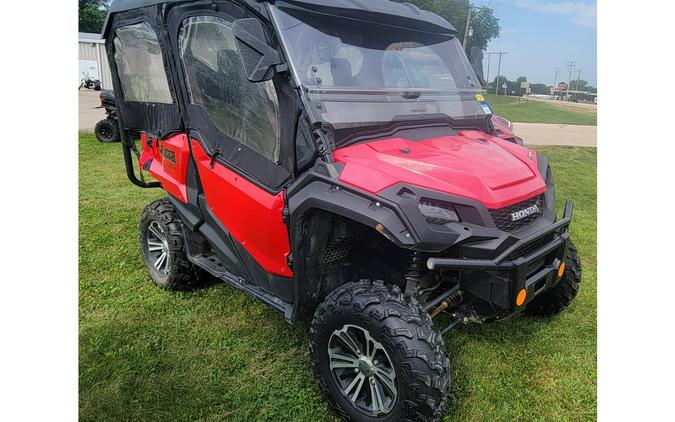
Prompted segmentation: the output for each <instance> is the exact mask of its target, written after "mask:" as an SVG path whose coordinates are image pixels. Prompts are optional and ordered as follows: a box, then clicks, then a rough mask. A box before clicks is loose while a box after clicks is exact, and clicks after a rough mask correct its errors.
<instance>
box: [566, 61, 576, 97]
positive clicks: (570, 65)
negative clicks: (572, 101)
mask: <svg viewBox="0 0 675 422" xmlns="http://www.w3.org/2000/svg"><path fill="white" fill-rule="evenodd" d="M576 65H577V62H575V61H571V62H567V66H568V67H569V68H570V75H569V78H568V79H567V91H566V96H569V93H570V84H571V83H572V69H574V66H576Z"/></svg>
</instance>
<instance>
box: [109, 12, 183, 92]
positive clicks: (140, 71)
mask: <svg viewBox="0 0 675 422" xmlns="http://www.w3.org/2000/svg"><path fill="white" fill-rule="evenodd" d="M114 44H115V64H116V65H117V73H118V75H119V79H120V83H121V84H122V92H123V94H124V99H125V101H137V102H144V103H163V104H173V99H172V98H171V92H170V91H169V83H168V81H167V79H166V71H165V69H164V59H163V58H162V50H161V49H160V47H159V41H158V39H157V34H155V31H154V30H153V29H152V27H151V26H150V25H149V24H147V23H146V22H141V23H138V24H135V25H128V26H122V27H120V28H117V30H116V31H115V40H114Z"/></svg>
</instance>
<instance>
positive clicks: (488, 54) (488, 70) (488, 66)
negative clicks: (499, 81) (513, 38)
mask: <svg viewBox="0 0 675 422" xmlns="http://www.w3.org/2000/svg"><path fill="white" fill-rule="evenodd" d="M485 54H486V55H487V57H488V64H487V76H486V77H485V80H486V81H487V83H488V85H490V58H491V57H492V55H493V54H498V53H485Z"/></svg>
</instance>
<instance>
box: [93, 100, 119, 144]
mask: <svg viewBox="0 0 675 422" xmlns="http://www.w3.org/2000/svg"><path fill="white" fill-rule="evenodd" d="M99 98H100V99H101V105H100V106H99V107H97V108H103V109H105V114H106V118H105V119H103V120H101V121H99V122H98V123H96V126H95V127H94V133H95V134H96V139H98V140H99V141H101V142H105V143H109V142H117V141H119V140H120V126H119V122H118V120H117V106H116V104H115V92H114V91H112V90H103V91H101V94H100V95H99Z"/></svg>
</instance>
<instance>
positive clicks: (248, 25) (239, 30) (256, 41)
mask: <svg viewBox="0 0 675 422" xmlns="http://www.w3.org/2000/svg"><path fill="white" fill-rule="evenodd" d="M233 32H234V37H235V39H236V40H237V48H238V49H239V56H240V57H241V62H242V64H243V65H244V71H245V72H246V78H247V79H248V80H249V81H251V82H263V81H267V80H270V79H272V77H273V76H274V66H276V65H278V64H280V63H281V58H280V57H279V52H277V50H275V49H274V48H272V47H270V46H269V44H267V41H266V39H265V29H264V28H263V26H262V24H261V23H260V21H259V20H258V19H256V18H245V19H237V20H236V21H234V27H233Z"/></svg>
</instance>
